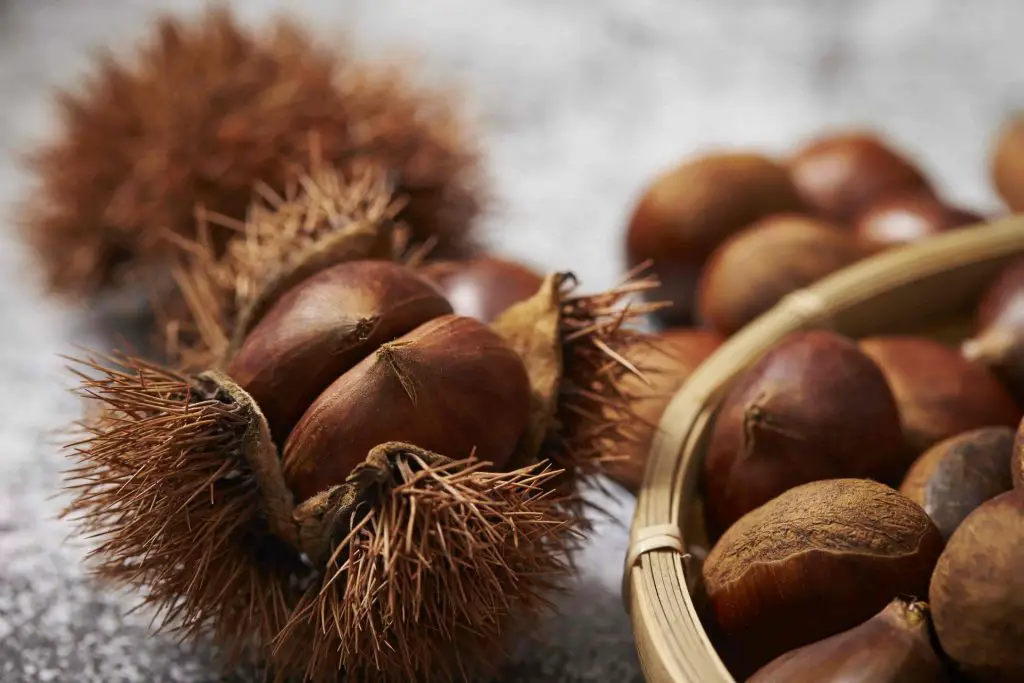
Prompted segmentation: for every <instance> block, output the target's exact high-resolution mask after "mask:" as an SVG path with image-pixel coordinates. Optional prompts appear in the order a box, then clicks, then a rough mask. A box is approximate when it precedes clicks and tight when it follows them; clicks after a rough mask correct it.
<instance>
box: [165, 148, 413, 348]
mask: <svg viewBox="0 0 1024 683" xmlns="http://www.w3.org/2000/svg"><path fill="white" fill-rule="evenodd" d="M401 206H402V202H401V201H399V200H397V199H395V197H394V196H393V194H392V190H391V186H390V184H389V182H388V180H387V177H386V174H385V173H383V172H382V171H380V170H379V169H377V168H375V167H372V166H363V167H352V168H349V169H348V170H346V171H344V172H339V171H337V170H335V169H332V168H329V167H327V166H325V165H323V164H322V163H319V162H317V161H316V160H315V159H314V162H313V163H312V165H311V169H310V171H309V172H308V173H307V174H304V175H302V176H300V177H299V179H298V181H297V183H296V184H295V185H293V186H291V187H289V188H288V190H287V191H286V193H285V196H284V197H277V196H275V195H274V194H273V193H272V192H270V190H269V189H266V188H265V189H264V192H263V200H262V201H259V202H256V203H254V204H253V205H252V206H251V207H250V209H249V214H248V218H247V219H246V221H245V223H244V224H239V225H237V226H236V228H237V229H238V231H239V235H238V236H237V237H236V238H235V239H234V240H232V241H230V242H229V243H228V244H227V246H226V248H225V251H224V253H223V254H220V255H218V254H217V251H216V249H215V247H214V245H213V244H211V243H210V242H209V240H207V239H205V238H204V235H205V234H206V230H205V229H204V230H201V231H200V239H199V241H197V242H188V241H186V240H183V239H176V240H175V242H176V243H177V245H178V247H179V249H180V250H181V253H182V256H183V258H182V262H181V263H179V264H178V265H177V266H176V267H175V268H174V269H173V275H174V278H175V280H176V282H177V285H178V291H179V292H180V295H181V296H180V299H174V298H172V299H170V300H168V301H162V300H160V299H159V298H158V299H157V301H158V302H159V303H160V304H161V305H160V306H158V308H157V312H158V318H159V321H160V323H159V325H158V328H159V329H161V330H162V331H163V335H164V340H163V345H164V347H165V348H166V349H167V355H168V356H169V357H170V358H171V359H172V360H177V361H179V362H180V363H181V364H182V365H184V366H185V367H188V368H199V367H211V366H215V365H217V364H219V363H220V362H222V361H223V360H224V359H225V358H227V357H228V356H229V355H230V354H231V353H232V352H233V351H234V350H235V349H237V348H238V346H239V345H240V344H241V342H242V341H243V339H244V335H245V334H246V333H247V332H248V331H250V330H251V329H252V327H253V326H254V325H255V324H256V323H257V322H259V319H260V317H261V316H262V315H263V314H264V313H265V312H266V310H267V309H268V308H269V307H270V306H271V305H272V304H273V302H274V301H275V300H276V299H277V297H278V296H280V295H281V294H282V293H283V292H285V291H287V289H288V288H289V287H291V286H294V285H295V284H297V283H298V282H300V281H301V280H303V279H305V278H307V277H309V276H311V275H314V274H315V273H317V272H319V271H320V270H322V269H324V268H327V267H329V266H332V265H335V264H338V263H342V262H345V261H351V260H359V259H391V258H394V257H395V254H394V249H395V248H396V244H397V239H398V237H397V232H396V231H399V230H400V229H401V228H400V226H397V225H396V224H395V222H394V217H395V215H396V214H397V213H398V211H399V210H400V209H401ZM200 219H201V220H206V219H208V220H210V221H217V220H221V221H224V220H225V219H223V218H222V217H220V218H219V217H216V216H212V217H211V216H200Z"/></svg>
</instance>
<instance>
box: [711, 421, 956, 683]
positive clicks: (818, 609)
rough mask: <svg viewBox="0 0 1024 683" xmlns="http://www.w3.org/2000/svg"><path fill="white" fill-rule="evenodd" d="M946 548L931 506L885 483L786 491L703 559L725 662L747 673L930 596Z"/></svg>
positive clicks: (831, 483) (845, 482)
mask: <svg viewBox="0 0 1024 683" xmlns="http://www.w3.org/2000/svg"><path fill="white" fill-rule="evenodd" d="M867 424H870V423H865V428H867ZM942 545H943V542H942V536H941V535H940V534H939V531H938V529H936V528H935V525H934V524H933V523H932V521H931V519H929V518H928V515H926V514H925V513H924V510H922V509H921V508H920V507H919V506H918V505H917V504H915V503H914V502H913V501H911V500H909V499H908V498H906V497H905V496H902V495H900V494H899V493H897V492H896V491H895V490H893V489H892V488H890V487H888V486H885V485H884V484H879V483H877V482H874V481H870V480H867V479H829V480H825V481H816V482H812V483H809V484H804V485H802V486H798V487H796V488H793V489H790V490H789V491H786V492H785V493H783V494H782V495H780V496H778V497H777V498H775V499H773V500H771V501H769V502H768V503H765V504H764V505H762V506H761V507H759V508H757V509H756V510H753V511H752V512H750V513H748V514H746V515H745V516H744V517H743V518H742V519H740V520H739V521H738V522H736V523H735V524H734V525H733V526H732V527H730V528H729V530H728V531H726V532H725V535H724V536H722V538H721V539H720V540H719V541H718V543H716V544H715V545H714V547H713V548H712V549H711V552H710V553H709V554H708V557H707V560H706V561H705V563H704V567H703V577H704V586H705V588H706V591H707V597H708V601H709V605H710V607H711V611H712V613H713V614H714V622H715V625H716V629H718V630H719V631H720V633H721V637H722V647H721V653H722V655H723V660H724V661H725V662H726V664H727V665H728V666H729V667H730V669H731V670H732V672H733V674H734V675H737V677H738V678H741V677H743V676H748V675H750V674H751V673H752V672H753V671H756V670H757V669H758V668H760V667H762V666H764V665H765V664H767V663H768V662H770V661H771V660H773V659H775V658H776V657H778V656H780V655H782V654H784V653H786V652H789V651H791V650H794V649H796V648H798V647H803V646H804V645H809V644H810V643H813V642H815V641H818V640H821V639H823V638H828V637H830V636H833V635H835V634H837V633H841V632H842V631H845V630H846V629H849V628H853V627H855V626H857V625H858V624H861V623H862V622H864V621H866V620H867V619H869V618H871V617H872V616H873V615H874V614H876V613H877V612H879V611H880V610H881V609H882V608H884V607H885V606H886V605H887V604H888V603H889V602H890V601H891V600H892V599H893V598H894V597H896V596H899V595H925V594H926V592H927V590H928V581H929V578H930V577H931V573H932V569H933V568H934V566H935V561H936V560H937V559H938V557H939V553H941V552H942Z"/></svg>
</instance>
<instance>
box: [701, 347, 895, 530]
mask: <svg viewBox="0 0 1024 683" xmlns="http://www.w3.org/2000/svg"><path fill="white" fill-rule="evenodd" d="M911 457H912V456H911V454H910V453H909V452H908V451H907V450H906V448H905V446H904V443H903V435H902V432H901V430H900V419H899V412H898V410H897V407H896V401H895V399H894V398H893V395H892V392H891V391H890V390H889V386H888V384H886V382H885V378H884V377H883V376H882V373H881V371H879V369H878V368H877V367H876V366H875V364H874V363H873V362H872V361H871V359H869V358H868V357H867V356H866V355H864V353H863V352H861V350H860V349H859V348H857V344H856V343H855V342H853V341H852V340H850V339H847V338H846V337H842V336H840V335H837V334H834V333H832V332H827V331H823V330H813V331H807V332H797V333H794V334H791V335H789V336H787V337H785V338H784V339H782V340H781V341H780V342H779V343H778V344H777V345H776V346H775V347H774V348H772V349H771V350H770V351H768V352H767V353H766V354H765V355H764V356H762V357H761V358H760V359H759V360H758V361H757V362H756V363H754V364H753V365H751V366H750V368H748V369H747V371H746V372H744V373H743V374H742V375H741V376H740V377H739V378H738V379H737V380H736V382H735V383H734V384H733V386H732V387H731V388H730V389H729V390H728V392H727V393H726V395H725V398H724V399H723V401H722V404H721V408H720V410H719V413H718V416H717V418H716V420H715V423H714V425H713V427H712V430H711V435H710V439H709V441H708V448H707V452H706V456H705V460H704V470H703V483H704V490H705V494H706V497H705V512H706V514H707V519H708V530H709V532H710V533H711V535H712V536H715V535H717V534H719V533H721V532H722V531H723V530H724V529H725V528H727V527H728V526H729V525H730V524H732V523H733V522H735V521H736V520H738V519H739V518H740V517H742V516H743V515H745V514H746V513H748V512H750V511H751V510H753V509H754V508H756V507H758V506H759V505H762V504H764V503H767V502H768V501H769V500H771V499H772V498H774V497H775V496H777V495H779V494H780V493H783V492H784V491H786V490H787V489H790V488H792V487H794V486H798V485H800V484H804V483H806V482H809V481H815V480H818V479H831V478H836V477H864V478H872V479H878V480H881V481H883V482H886V483H890V484H893V485H896V484H898V482H899V481H900V480H901V479H902V477H903V474H904V472H905V471H906V469H907V467H909V466H910V462H911Z"/></svg>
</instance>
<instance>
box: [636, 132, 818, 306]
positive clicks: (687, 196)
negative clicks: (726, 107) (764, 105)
mask: <svg viewBox="0 0 1024 683" xmlns="http://www.w3.org/2000/svg"><path fill="white" fill-rule="evenodd" d="M800 208H801V202H800V198H799V196H798V195H797V191H796V188H795V187H794V186H793V183H792V181H791V180H790V178H789V175H788V173H787V172H786V169H784V168H783V167H781V166H780V165H779V164H777V163H775V162H774V161H772V160H771V159H768V158H767V157H764V156H761V155H759V154H751V153H741V152H718V153H711V154H706V155H704V156H700V157H697V158H694V159H690V160H688V161H686V162H685V163H683V164H681V165H679V166H677V167H676V168H674V169H671V170H669V171H666V172H664V173H663V174H661V175H660V176H659V177H658V178H656V179H655V180H654V182H653V183H652V184H651V185H650V186H649V187H648V188H647V189H646V191H645V192H644V194H643V196H642V197H641V199H640V201H639V203H638V204H637V206H636V208H635V209H634V212H633V216H632V218H631V219H630V223H629V228H628V231H627V236H626V256H627V260H628V262H629V265H630V266H636V265H639V264H641V263H643V262H645V261H648V260H651V261H652V262H653V264H654V274H655V275H656V276H657V277H658V279H659V281H660V282H661V284H662V289H661V290H660V292H659V295H658V296H659V298H663V299H667V300H669V301H671V302H673V305H672V306H671V307H670V308H665V309H663V310H661V311H660V312H658V313H657V314H656V315H657V317H658V318H659V319H660V320H661V321H663V322H664V323H665V324H668V325H674V324H685V323H688V322H690V320H691V316H692V312H693V306H694V297H695V294H696V289H697V279H698V277H699V275H700V270H701V267H702V266H703V265H704V261H705V260H706V259H707V257H708V256H709V255H710V254H711V252H712V251H713V250H714V248H715V247H717V246H718V245H719V244H721V243H722V241H723V240H724V239H725V238H727V237H728V236H729V235H731V234H733V233H735V232H737V231H738V230H740V229H742V228H744V227H745V226H747V225H749V224H750V223H753V222H754V221H756V220H757V219H759V218H762V217H764V216H767V215H769V214H773V213H780V212H787V211H798V210H800Z"/></svg>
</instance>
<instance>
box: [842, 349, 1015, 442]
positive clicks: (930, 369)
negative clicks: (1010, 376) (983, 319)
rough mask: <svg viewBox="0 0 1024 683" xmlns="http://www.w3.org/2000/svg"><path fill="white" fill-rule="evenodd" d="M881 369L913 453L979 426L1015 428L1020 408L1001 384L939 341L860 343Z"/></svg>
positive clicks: (977, 364)
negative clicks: (893, 395) (898, 409)
mask: <svg viewBox="0 0 1024 683" xmlns="http://www.w3.org/2000/svg"><path fill="white" fill-rule="evenodd" d="M860 346H861V348H862V349H863V350H864V352H865V353H866V354H867V355H868V356H870V357H871V358H872V359H873V360H874V361H875V363H877V364H878V367H880V368H881V369H882V372H883V373H884V374H885V377H886V380H887V381H888V382H889V385H890V386H891V387H892V391H893V394H895V396H896V402H897V403H898V404H899V407H900V417H901V419H902V421H903V430H904V433H905V434H906V439H907V443H908V444H909V445H910V447H911V449H913V451H914V452H915V453H916V454H920V453H923V452H924V451H926V450H928V449H929V448H931V447H932V446H933V445H935V444H936V443H938V442H939V441H942V440H943V439H947V438H949V437H951V436H955V435H956V434H960V433H962V432H966V431H969V430H972V429H977V428H979V427H996V426H1006V427H1016V426H1017V423H1018V422H1020V419H1021V409H1020V407H1019V406H1018V405H1017V403H1016V401H1014V399H1013V397H1012V396H1011V395H1010V394H1009V392H1007V390H1006V388H1005V387H1004V386H1003V385H1002V384H1000V382H999V380H998V379H996V377H995V376H994V375H993V374H992V373H991V372H990V371H989V370H988V368H986V367H984V366H983V365H981V364H979V363H972V362H971V361H969V360H967V359H966V358H964V357H963V356H962V355H960V354H959V353H957V352H956V351H955V350H954V349H951V348H949V347H948V346H946V345H945V344H942V343H941V342H938V341H935V340H933V339H925V338H919V337H905V336H880V337H870V338H867V339H863V340H861V343H860Z"/></svg>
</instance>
